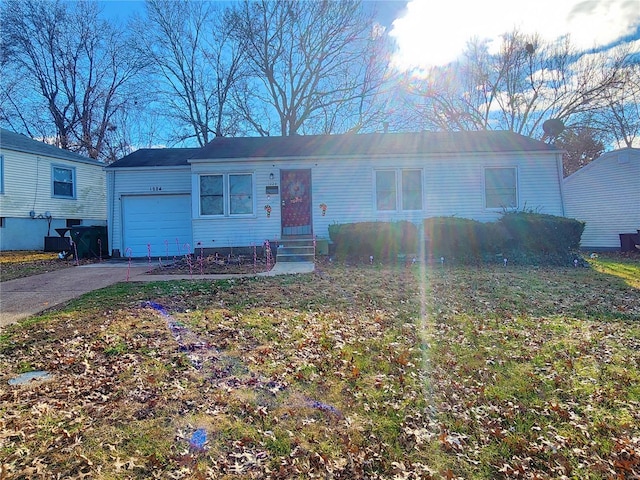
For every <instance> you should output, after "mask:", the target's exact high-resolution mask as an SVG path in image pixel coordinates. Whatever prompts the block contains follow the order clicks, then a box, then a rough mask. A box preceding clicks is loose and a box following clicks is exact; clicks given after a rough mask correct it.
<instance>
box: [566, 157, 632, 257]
mask: <svg viewBox="0 0 640 480" xmlns="http://www.w3.org/2000/svg"><path fill="white" fill-rule="evenodd" d="M564 190H565V205H566V210H567V216H568V217H571V218H576V219H578V220H581V221H583V222H585V228H584V233H583V234H582V242H581V247H582V248H584V249H596V250H612V249H619V248H620V247H621V245H620V234H621V233H622V234H625V233H631V234H633V233H637V231H638V230H639V229H640V149H638V148H623V149H620V150H615V151H611V152H607V153H605V154H603V155H601V156H600V157H599V158H597V159H595V160H593V161H592V162H591V163H589V164H587V165H586V166H584V167H583V168H581V169H580V170H578V171H576V172H575V173H573V174H572V175H569V176H568V177H567V178H565V179H564Z"/></svg>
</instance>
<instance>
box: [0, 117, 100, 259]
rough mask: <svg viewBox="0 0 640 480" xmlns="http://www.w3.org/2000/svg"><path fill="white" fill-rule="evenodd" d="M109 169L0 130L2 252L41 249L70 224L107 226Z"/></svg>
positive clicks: (0, 225)
mask: <svg viewBox="0 0 640 480" xmlns="http://www.w3.org/2000/svg"><path fill="white" fill-rule="evenodd" d="M103 167H104V165H103V164H101V163H99V162H96V161H94V160H91V159H89V158H86V157H83V156H81V155H77V154H75V153H72V152H69V151H67V150H62V149H60V148H57V147H54V146H52V145H48V144H45V143H43V142H38V141H36V140H33V139H31V138H28V137H26V136H24V135H20V134H17V133H13V132H10V131H8V130H4V129H1V130H0V250H42V249H43V248H44V237H45V236H56V237H57V236H58V233H56V231H55V229H56V228H66V227H69V226H71V225H86V226H90V225H101V226H104V225H106V220H107V199H106V184H105V173H104V170H103Z"/></svg>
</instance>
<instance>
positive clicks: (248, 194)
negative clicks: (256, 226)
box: [199, 173, 255, 216]
mask: <svg viewBox="0 0 640 480" xmlns="http://www.w3.org/2000/svg"><path fill="white" fill-rule="evenodd" d="M253 184H254V182H253V174H251V173H224V174H223V173H220V174H212V175H200V192H199V193H200V215H201V216H235V215H253V213H254V211H255V207H254V194H253Z"/></svg>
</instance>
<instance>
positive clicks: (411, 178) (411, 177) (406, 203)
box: [402, 170, 422, 210]
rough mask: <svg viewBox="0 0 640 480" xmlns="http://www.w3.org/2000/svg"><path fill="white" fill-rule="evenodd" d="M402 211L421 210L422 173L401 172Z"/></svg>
mask: <svg viewBox="0 0 640 480" xmlns="http://www.w3.org/2000/svg"><path fill="white" fill-rule="evenodd" d="M402 209H403V210H422V171H421V170H403V171H402Z"/></svg>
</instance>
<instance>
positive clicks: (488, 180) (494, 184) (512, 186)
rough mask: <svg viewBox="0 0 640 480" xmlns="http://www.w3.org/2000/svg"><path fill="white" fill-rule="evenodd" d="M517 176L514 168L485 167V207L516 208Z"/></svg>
mask: <svg viewBox="0 0 640 480" xmlns="http://www.w3.org/2000/svg"><path fill="white" fill-rule="evenodd" d="M517 186H518V176H517V170H516V169H515V168H512V167H509V168H485V170H484V198H485V207H486V208H502V209H510V208H518V188H517Z"/></svg>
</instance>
